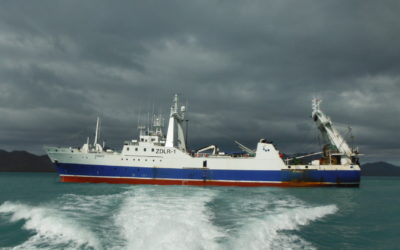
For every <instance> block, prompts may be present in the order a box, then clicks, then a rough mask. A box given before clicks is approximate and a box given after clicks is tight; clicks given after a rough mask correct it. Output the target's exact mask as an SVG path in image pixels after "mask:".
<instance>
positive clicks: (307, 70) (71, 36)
mask: <svg viewBox="0 0 400 250" xmlns="http://www.w3.org/2000/svg"><path fill="white" fill-rule="evenodd" d="M399 13H400V2H399V1H398V0H394V1H376V0H373V1H368V0H362V1H361V0H360V1H351V0H350V1H349V0H333V1H319V0H315V1H307V0H302V1H299V0H292V1H287V0H276V1H267V0H259V1H257V0H255V1H243V0H241V1H239V0H237V1H236V0H219V1H218V0H214V1H209V0H181V1H170V0H168V1H165V0H160V1H157V0H148V1H102V0H93V1H92V0H84V1H82V0H79V1H78V0H76V1H72V0H65V1H61V0H58V1H56V0H49V1H15V0H9V1H7V0H2V1H0V117H1V120H0V148H2V149H5V150H28V151H30V152H33V153H36V154H44V151H43V150H42V146H43V145H60V146H61V145H73V146H81V144H82V143H84V141H85V140H86V137H87V136H91V138H92V137H93V134H94V126H95V120H96V117H97V116H100V117H101V118H102V135H103V138H104V139H105V140H106V141H107V142H108V144H109V145H111V146H113V147H115V148H117V149H118V148H119V147H121V145H122V142H123V141H124V140H128V139H132V138H134V137H136V135H137V130H136V127H137V122H138V116H139V114H141V117H142V120H144V119H143V118H144V117H147V113H148V112H150V113H152V112H153V110H156V111H161V112H162V113H163V114H165V115H167V114H168V112H169V106H170V103H171V100H172V97H173V94H174V93H180V94H182V100H183V102H184V103H186V102H188V109H189V114H188V118H189V119H190V122H189V144H190V145H191V146H192V147H193V148H196V147H200V146H204V145H208V144H218V145H220V146H221V147H222V148H223V149H226V150H233V149H234V148H235V145H234V144H233V140H238V141H240V142H242V143H244V144H246V145H247V146H249V147H255V144H256V143H257V141H258V140H259V139H260V138H263V137H265V138H267V139H270V140H273V141H274V142H275V143H276V145H277V147H278V148H279V149H280V150H281V151H283V152H287V153H293V152H312V151H318V150H319V147H320V145H319V142H318V139H317V135H318V131H317V130H316V128H315V125H314V124H313V121H312V120H311V119H310V114H311V98H312V97H313V96H318V97H320V98H322V99H323V102H322V105H321V107H322V109H323V110H324V111H325V112H326V113H327V114H328V115H329V116H330V117H331V118H332V120H333V121H334V123H335V124H337V126H338V127H339V128H340V129H341V131H342V132H343V133H344V134H345V135H346V138H350V136H349V133H348V132H347V127H348V126H351V127H352V134H353V136H354V144H355V145H358V146H359V148H360V151H361V152H363V153H364V154H365V156H364V157H363V160H364V162H366V161H375V160H384V161H389V162H392V163H396V164H397V163H400V133H399V128H400V100H399V96H400V15H399ZM349 140H350V139H349ZM349 142H350V141H349Z"/></svg>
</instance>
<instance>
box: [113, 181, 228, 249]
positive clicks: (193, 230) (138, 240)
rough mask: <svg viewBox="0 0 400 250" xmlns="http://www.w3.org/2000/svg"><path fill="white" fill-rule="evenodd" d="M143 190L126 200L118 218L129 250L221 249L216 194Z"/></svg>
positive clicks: (196, 191) (221, 235) (207, 191)
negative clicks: (213, 205)
mask: <svg viewBox="0 0 400 250" xmlns="http://www.w3.org/2000/svg"><path fill="white" fill-rule="evenodd" d="M160 190H161V189H158V190H157V189H143V190H140V191H139V192H135V193H132V194H131V195H130V196H129V197H127V198H126V200H125V201H124V203H123V204H122V206H121V209H120V211H119V212H118V213H117V215H116V216H115V223H116V224H117V225H120V226H121V234H122V235H123V236H124V237H125V238H126V248H128V249H217V248H218V244H217V239H218V238H220V237H223V236H224V234H223V232H222V231H221V230H220V229H219V228H218V227H216V226H214V225H213V223H211V222H210V219H211V218H210V214H209V213H208V209H207V203H208V202H210V201H211V200H212V199H213V197H214V195H215V192H213V191H211V190H196V189H191V190H192V191H193V192H191V193H189V192H179V191H183V189H180V190H175V189H164V190H163V191H162V192H160Z"/></svg>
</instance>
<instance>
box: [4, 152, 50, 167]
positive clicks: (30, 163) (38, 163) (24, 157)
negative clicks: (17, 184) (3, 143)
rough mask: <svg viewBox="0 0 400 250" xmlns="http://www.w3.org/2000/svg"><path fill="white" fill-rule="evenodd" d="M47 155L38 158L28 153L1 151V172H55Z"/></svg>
mask: <svg viewBox="0 0 400 250" xmlns="http://www.w3.org/2000/svg"><path fill="white" fill-rule="evenodd" d="M55 171H56V170H55V167H54V166H53V165H52V163H51V161H50V159H49V157H47V155H41V156H37V155H34V154H31V153H28V152H26V151H13V152H7V151H4V150H0V172H55Z"/></svg>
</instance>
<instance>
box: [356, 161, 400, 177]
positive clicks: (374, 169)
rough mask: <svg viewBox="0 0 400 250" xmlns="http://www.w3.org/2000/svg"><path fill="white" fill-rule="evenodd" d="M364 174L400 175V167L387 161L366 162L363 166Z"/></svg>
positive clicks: (362, 173)
mask: <svg viewBox="0 0 400 250" xmlns="http://www.w3.org/2000/svg"><path fill="white" fill-rule="evenodd" d="M361 175H363V176H400V167H398V166H395V165H392V164H389V163H387V162H383V161H381V162H373V163H366V164H363V165H362V166H361Z"/></svg>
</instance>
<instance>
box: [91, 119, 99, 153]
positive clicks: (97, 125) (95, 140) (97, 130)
mask: <svg viewBox="0 0 400 250" xmlns="http://www.w3.org/2000/svg"><path fill="white" fill-rule="evenodd" d="M99 122H100V118H99V117H97V122H96V133H95V136H94V143H93V146H94V147H95V148H96V145H97V139H98V136H99Z"/></svg>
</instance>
